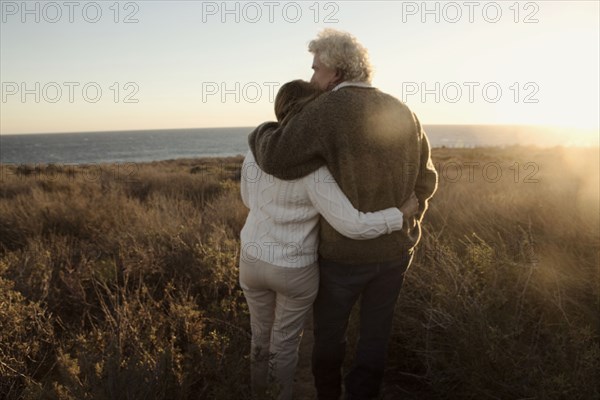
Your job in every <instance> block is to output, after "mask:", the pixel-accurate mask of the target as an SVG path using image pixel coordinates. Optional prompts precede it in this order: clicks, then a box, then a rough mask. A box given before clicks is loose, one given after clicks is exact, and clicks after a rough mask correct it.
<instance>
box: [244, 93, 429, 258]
mask: <svg viewBox="0 0 600 400" xmlns="http://www.w3.org/2000/svg"><path fill="white" fill-rule="evenodd" d="M248 141H249V145H250V149H251V150H252V152H253V154H254V157H255V158H256V161H257V163H258V164H259V166H260V167H261V168H262V169H263V170H264V171H265V172H267V173H269V174H271V175H274V176H276V177H277V178H280V179H287V180H293V179H297V178H300V177H302V176H305V175H307V174H309V173H311V172H313V171H315V170H317V169H318V168H319V167H320V166H322V165H324V164H326V165H327V167H328V168H329V170H330V171H331V173H332V175H333V178H335V180H336V181H337V182H338V184H339V185H340V187H341V188H342V190H343V191H344V193H345V194H346V195H347V196H348V198H349V199H350V201H351V202H352V204H353V205H354V206H355V207H356V208H357V209H359V210H360V211H363V212H369V211H377V210H381V209H384V208H388V207H399V206H401V205H402V203H404V201H405V200H407V199H408V197H409V195H410V194H411V192H412V191H413V190H414V191H415V193H416V195H417V197H418V199H419V203H420V209H419V213H418V215H417V216H416V217H415V218H412V219H405V223H404V228H403V229H402V230H401V231H396V232H394V233H392V234H389V235H383V236H380V237H378V238H376V239H371V240H364V241H363V240H352V239H349V238H346V237H344V236H342V235H341V234H339V233H338V232H336V231H335V230H334V229H333V228H332V227H331V225H329V224H328V223H327V222H326V221H325V220H324V219H321V225H320V244H319V254H320V255H321V256H322V257H323V258H325V259H328V260H332V261H336V262H340V263H350V264H355V263H371V262H385V261H392V260H397V259H400V258H401V257H402V256H403V254H404V253H405V252H406V251H407V250H409V249H412V248H413V247H414V246H415V245H416V244H417V242H418V241H419V239H420V236H421V228H420V224H421V220H422V218H423V215H424V213H425V211H426V209H427V203H428V200H429V199H430V198H431V196H432V195H433V193H434V192H435V190H436V187H437V173H436V171H435V169H434V167H433V163H432V161H431V155H430V148H429V142H428V139H427V137H426V135H425V132H424V130H423V129H422V127H421V124H420V123H419V120H418V119H417V117H416V116H415V115H414V114H413V113H412V112H411V111H410V109H409V108H408V107H407V106H406V105H405V104H404V103H402V102H400V101H399V100H397V99H396V98H394V97H393V96H390V95H388V94H385V93H383V92H381V91H379V90H378V89H375V88H370V87H366V88H365V87H355V86H346V87H343V88H341V89H339V90H336V91H330V92H327V93H325V94H323V95H321V96H320V97H319V98H317V99H316V100H315V101H313V102H312V103H310V104H308V105H307V106H306V107H305V108H304V109H303V110H302V111H301V112H300V113H299V114H297V115H296V116H294V117H293V118H292V119H290V121H289V122H288V123H287V124H286V125H284V126H280V125H279V124H278V123H276V122H267V123H264V124H262V125H260V126H259V127H258V128H256V129H255V130H254V131H253V132H252V133H251V134H250V136H249V138H248ZM316 179H326V177H316Z"/></svg>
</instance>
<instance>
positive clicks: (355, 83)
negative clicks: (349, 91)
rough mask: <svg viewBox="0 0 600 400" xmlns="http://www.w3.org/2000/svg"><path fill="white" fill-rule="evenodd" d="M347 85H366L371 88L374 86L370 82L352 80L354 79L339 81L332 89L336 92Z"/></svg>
mask: <svg viewBox="0 0 600 400" xmlns="http://www.w3.org/2000/svg"><path fill="white" fill-rule="evenodd" d="M346 86H358V87H365V88H370V87H373V86H371V85H370V84H368V83H366V82H352V81H344V82H342V83H339V84H338V85H337V86H336V87H334V88H333V89H331V91H332V92H335V91H336V90H338V89H341V88H343V87H346Z"/></svg>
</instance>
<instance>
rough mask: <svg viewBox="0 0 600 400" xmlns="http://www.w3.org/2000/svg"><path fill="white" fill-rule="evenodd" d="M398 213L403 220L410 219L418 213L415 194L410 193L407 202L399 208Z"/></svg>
mask: <svg viewBox="0 0 600 400" xmlns="http://www.w3.org/2000/svg"><path fill="white" fill-rule="evenodd" d="M400 211H401V212H402V215H403V216H404V218H405V219H409V218H411V217H412V216H413V215H415V214H416V213H417V212H418V211H419V199H417V196H416V195H415V192H412V193H411V194H410V197H409V198H408V200H406V201H405V202H404V204H402V205H401V206H400Z"/></svg>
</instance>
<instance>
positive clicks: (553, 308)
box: [0, 147, 600, 400]
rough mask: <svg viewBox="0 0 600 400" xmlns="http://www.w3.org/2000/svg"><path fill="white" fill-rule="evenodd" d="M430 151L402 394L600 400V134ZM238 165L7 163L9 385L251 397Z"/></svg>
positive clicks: (24, 393) (2, 298)
mask: <svg viewBox="0 0 600 400" xmlns="http://www.w3.org/2000/svg"><path fill="white" fill-rule="evenodd" d="M433 158H434V161H435V163H436V167H437V169H438V171H439V172H440V186H439V189H438V192H437V194H436V196H435V197H434V200H433V201H432V202H431V204H430V210H429V213H428V214H427V216H426V218H425V223H424V226H423V232H424V235H423V239H422V241H421V243H420V245H419V247H418V252H417V254H416V257H415V259H414V262H413V264H412V266H411V268H410V270H409V271H408V273H407V276H406V281H405V286H404V288H403V292H402V294H401V297H400V299H399V303H398V307H397V312H396V320H395V324H394V333H393V337H392V341H391V343H390V350H389V361H388V367H389V368H388V371H387V373H386V378H385V393H386V395H385V396H386V398H389V399H397V398H407V399H593V398H599V397H600V388H599V383H598V371H600V290H599V287H600V271H599V268H600V267H599V265H600V260H599V257H600V226H599V225H600V216H599V213H600V210H599V207H600V206H599V195H598V190H599V188H598V186H599V177H598V171H599V169H600V167H599V162H598V149H564V148H551V149H538V148H525V147H512V148H504V149H500V148H479V149H434V150H433ZM241 161H242V159H241V158H240V157H237V158H227V159H194V160H175V161H161V162H152V163H143V164H119V165H117V164H113V165H108V164H107V165H89V166H76V167H75V166H67V165H49V166H48V165H41V166H32V165H29V166H28V165H21V166H17V165H2V166H1V169H0V173H1V175H0V398H2V399H7V400H12V399H21V398H23V399H77V400H79V399H106V400H113V399H145V400H149V399H236V400H237V399H242V400H243V399H248V398H249V395H248V393H249V357H248V353H249V317H248V310H247V307H246V304H245V300H244V298H243V294H242V292H241V290H240V288H239V284H238V282H237V278H238V274H237V261H238V257H239V232H240V229H241V227H242V226H243V224H244V221H245V218H246V215H247V210H246V209H245V207H244V206H243V204H242V203H241V200H240V196H239V175H240V170H239V169H240V165H241ZM355 322H356V321H355V319H353V323H355ZM307 335H310V332H307ZM350 339H351V340H350V342H351V343H350V344H351V345H353V344H354V343H355V341H356V334H355V330H354V329H351V331H350ZM303 351H304V352H305V353H306V352H307V351H308V350H307V349H306V347H303ZM303 357H306V354H303ZM350 361H351V360H348V362H350ZM304 372H305V371H304ZM299 376H302V377H303V378H302V379H303V380H307V379H308V378H306V376H308V375H307V374H306V373H303V374H301V375H299ZM299 384H302V385H300V386H299V387H310V382H299ZM303 390H304V389H301V390H300V392H299V398H310V395H309V393H308V392H307V391H306V390H304V391H303Z"/></svg>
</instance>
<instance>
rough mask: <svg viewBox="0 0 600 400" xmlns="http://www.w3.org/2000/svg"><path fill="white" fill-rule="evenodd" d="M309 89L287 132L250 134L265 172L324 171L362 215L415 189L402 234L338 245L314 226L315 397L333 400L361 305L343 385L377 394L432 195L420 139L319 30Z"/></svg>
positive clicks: (329, 34)
mask: <svg viewBox="0 0 600 400" xmlns="http://www.w3.org/2000/svg"><path fill="white" fill-rule="evenodd" d="M309 51H310V52H311V53H313V54H314V60H313V65H312V68H313V70H314V74H313V76H312V79H311V82H312V83H313V84H315V85H316V86H318V87H320V88H321V89H324V90H327V92H326V93H325V94H323V95H321V96H320V97H319V98H317V99H316V100H315V101H313V102H312V103H310V104H309V105H307V106H306V107H305V108H304V109H303V110H302V111H301V112H300V113H299V114H298V115H296V116H294V117H293V118H291V119H290V120H289V122H288V123H287V124H285V125H279V124H277V123H275V122H267V123H264V124H262V125H260V126H259V127H258V128H256V129H255V130H254V131H253V132H252V133H251V134H250V136H249V144H250V148H251V150H252V152H253V153H254V156H255V158H256V161H257V162H258V164H259V165H260V167H261V168H262V169H263V170H264V171H265V172H267V173H269V174H272V175H274V176H276V177H278V178H281V179H288V180H293V179H297V178H300V177H302V176H305V175H307V174H309V173H311V172H313V171H315V170H317V169H318V168H319V167H321V166H322V165H327V166H328V168H329V170H330V171H331V173H332V175H333V178H334V179H335V181H337V183H338V184H339V186H340V187H341V188H342V190H343V191H344V193H345V194H346V195H347V196H348V198H349V199H350V201H351V202H352V204H353V205H354V206H355V207H356V208H357V209H359V210H361V211H364V212H368V211H375V210H379V209H382V208H387V207H394V206H396V207H397V206H399V205H401V204H402V203H403V202H404V201H405V200H406V199H408V197H409V196H410V194H411V193H412V192H413V191H414V192H415V194H416V195H417V198H418V200H419V212H418V213H417V214H416V215H415V216H414V217H412V218H406V221H405V222H404V227H403V229H402V230H401V231H397V232H395V233H392V234H389V235H384V236H380V237H379V238H377V239H371V240H365V241H357V240H352V239H349V238H346V237H344V236H342V235H341V234H339V233H338V232H337V231H336V230H335V229H333V228H332V227H331V226H330V225H329V224H328V223H327V222H326V221H324V220H321V224H320V244H319V266H320V285H319V294H318V296H317V299H316V301H315V304H314V335H315V341H314V347H313V360H312V361H313V365H312V368H313V375H314V379H315V385H316V389H317V393H318V398H319V399H336V400H337V399H339V397H340V395H341V393H342V375H341V368H342V363H343V361H344V357H345V347H346V329H347V326H348V320H349V317H350V313H351V311H352V308H353V306H354V304H355V303H356V302H357V301H358V299H359V298H360V328H359V332H360V338H359V341H358V347H357V350H356V356H355V359H354V364H353V366H352V368H351V370H350V371H349V372H348V374H347V375H346V377H345V385H344V386H345V389H346V390H345V392H346V399H371V398H376V397H377V396H378V395H379V391H380V386H381V382H382V379H383V373H384V368H385V355H386V351H387V344H388V340H389V337H390V332H391V327H392V319H393V313H394V306H395V303H396V300H397V298H398V295H399V293H400V288H401V286H402V283H403V280H404V273H405V272H406V270H407V268H408V267H409V265H410V262H411V260H412V257H413V253H414V247H415V246H416V244H417V242H418V241H419V239H420V236H421V228H420V225H421V221H422V219H423V216H424V214H425V211H426V209H427V205H428V200H429V199H430V198H431V197H432V196H433V193H434V192H435V190H436V187H437V173H436V171H435V169H434V167H433V163H432V161H431V155H430V148H429V142H428V139H427V136H426V135H425V132H424V130H423V128H422V126H421V124H420V122H419V120H418V119H417V117H416V116H415V114H414V113H413V112H412V111H410V109H409V108H408V107H407V106H406V105H405V104H404V103H402V102H400V101H399V100H397V99H396V98H394V97H393V96H390V95H388V94H386V93H383V92H381V91H380V90H378V89H376V88H374V87H372V86H371V85H370V81H371V66H370V63H369V60H368V55H367V51H366V49H365V48H364V47H363V46H361V45H360V43H358V42H357V41H356V39H355V38H354V37H353V36H351V35H350V34H348V33H345V32H340V31H336V30H333V29H326V30H324V31H323V32H321V33H320V34H319V35H318V37H317V39H315V40H313V41H311V42H310V44H309Z"/></svg>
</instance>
